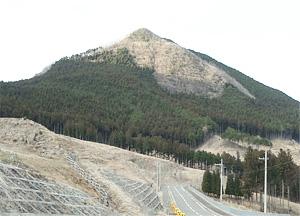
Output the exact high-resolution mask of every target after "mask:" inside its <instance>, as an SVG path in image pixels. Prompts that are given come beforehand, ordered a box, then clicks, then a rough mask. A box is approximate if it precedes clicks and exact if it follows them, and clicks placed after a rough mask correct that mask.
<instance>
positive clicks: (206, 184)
mask: <svg viewBox="0 0 300 216" xmlns="http://www.w3.org/2000/svg"><path fill="white" fill-rule="evenodd" d="M220 187H221V179H220V173H219V172H218V171H217V172H215V171H214V172H212V173H211V172H210V171H208V170H206V171H205V172H204V175H203V181H202V191H203V192H205V193H208V194H212V195H214V196H220Z"/></svg>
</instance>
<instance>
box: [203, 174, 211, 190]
mask: <svg viewBox="0 0 300 216" xmlns="http://www.w3.org/2000/svg"><path fill="white" fill-rule="evenodd" d="M202 191H203V192H204V193H212V174H211V173H210V172H209V171H208V170H206V171H205V172H204V175H203V180H202Z"/></svg>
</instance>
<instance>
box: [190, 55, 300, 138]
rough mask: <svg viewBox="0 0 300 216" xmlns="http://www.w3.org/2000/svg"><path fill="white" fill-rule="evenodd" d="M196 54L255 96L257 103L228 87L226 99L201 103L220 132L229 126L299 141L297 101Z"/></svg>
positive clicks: (239, 129)
mask: <svg viewBox="0 0 300 216" xmlns="http://www.w3.org/2000/svg"><path fill="white" fill-rule="evenodd" d="M193 52H194V51H193ZM194 53H195V54H196V55H198V56H199V57H201V58H202V59H203V60H205V61H207V62H210V63H212V64H214V65H216V66H217V67H219V68H220V69H222V70H224V71H225V72H227V73H228V74H229V75H230V76H232V77H233V78H235V79H236V80H237V81H238V82H240V83H241V84H242V85H243V86H244V87H245V88H246V89H248V90H249V91H250V93H251V94H252V95H254V96H255V100H253V99H250V98H249V97H247V96H245V95H242V94H241V93H240V92H239V91H237V90H236V88H233V87H232V86H230V85H229V86H227V88H226V90H225V92H224V95H223V97H221V98H216V99H213V100H211V101H207V100H202V101H201V103H204V104H205V105H206V106H203V107H202V109H203V112H205V113H207V114H208V115H209V116H210V117H211V118H213V119H214V120H215V121H217V123H218V124H219V125H220V126H222V127H221V128H220V129H221V130H222V129H223V130H224V129H226V128H227V127H228V126H230V127H232V128H235V129H237V130H238V131H241V132H245V133H249V134H251V135H261V136H262V137H267V138H270V137H273V136H282V137H287V138H293V139H295V140H298V139H299V129H298V126H299V121H300V116H299V112H298V107H299V102H298V101H296V100H294V99H292V98H290V97H289V96H287V95H286V94H284V93H282V92H280V91H278V90H276V89H272V88H270V87H268V86H265V85H263V84H262V83H259V82H257V81H255V80H254V79H252V78H250V77H248V76H246V75H244V74H243V73H241V72H239V71H237V70H235V69H233V68H231V67H228V66H226V65H224V64H222V63H220V62H218V61H216V60H215V59H213V58H211V57H209V56H207V55H205V54H201V53H197V52H194Z"/></svg>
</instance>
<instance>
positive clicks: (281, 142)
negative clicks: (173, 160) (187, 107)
mask: <svg viewBox="0 0 300 216" xmlns="http://www.w3.org/2000/svg"><path fill="white" fill-rule="evenodd" d="M271 141H272V147H271V148H270V147H268V146H262V145H254V144H248V143H243V142H232V141H229V140H226V139H223V138H222V137H220V136H218V135H215V136H213V137H211V138H210V139H208V140H207V141H206V142H205V143H203V144H202V145H201V146H199V147H198V148H197V150H204V151H208V152H212V153H214V154H217V153H220V154H222V152H224V151H225V152H227V153H229V154H231V155H232V156H235V157H236V154H237V151H239V153H240V155H241V158H242V159H243V158H244V154H245V153H246V151H247V148H248V147H252V148H253V149H259V150H265V149H270V150H271V151H272V152H273V153H274V154H276V155H277V154H278V153H279V151H280V149H283V150H285V151H290V152H291V155H292V156H293V159H294V161H295V163H296V164H297V165H300V145H299V143H297V142H296V141H295V140H291V139H290V140H288V139H280V138H277V139H273V140H271Z"/></svg>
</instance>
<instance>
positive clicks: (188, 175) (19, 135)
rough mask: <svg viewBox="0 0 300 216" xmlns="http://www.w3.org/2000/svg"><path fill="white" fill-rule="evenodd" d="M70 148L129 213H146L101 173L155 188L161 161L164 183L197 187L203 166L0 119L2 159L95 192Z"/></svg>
mask: <svg viewBox="0 0 300 216" xmlns="http://www.w3.org/2000/svg"><path fill="white" fill-rule="evenodd" d="M70 152H72V153H73V154H74V155H76V158H77V160H78V162H79V163H80V164H81V166H82V167H83V168H85V169H86V170H88V171H89V172H90V173H91V174H92V175H93V176H94V177H95V178H96V179H98V180H99V181H101V183H103V184H104V185H106V188H107V191H108V193H109V195H110V197H111V200H112V202H113V203H112V205H113V206H114V207H115V209H116V210H117V211H118V212H120V213H124V214H126V215H143V214H144V212H143V210H142V209H141V207H140V206H139V205H138V204H137V203H136V202H134V201H133V200H132V199H131V198H130V195H128V193H126V191H123V190H122V188H121V187H118V185H116V184H114V183H113V182H112V181H110V180H109V179H107V178H106V177H105V176H104V175H103V172H104V171H110V172H114V173H116V174H117V175H119V176H122V177H124V178H126V179H131V180H134V181H138V182H143V183H147V184H151V185H153V187H154V188H155V187H156V179H157V164H158V163H159V164H160V169H161V175H160V180H161V184H164V183H168V184H170V183H172V182H173V183H178V182H185V183H190V184H194V185H199V184H201V181H202V175H203V171H201V170H195V169H189V168H185V167H182V166H180V165H178V164H176V163H174V162H171V161H167V160H163V159H159V158H155V157H151V156H146V155H141V154H138V153H135V152H130V151H126V150H123V149H120V148H116V147H113V146H109V145H105V144H100V143H94V142H87V141H82V140H78V139H75V138H71V137H67V136H63V135H58V134H55V133H53V132H51V131H49V130H48V129H47V128H45V127H43V126H41V125H40V124H37V123H35V122H33V121H30V120H25V119H16V118H0V161H4V162H7V163H13V164H16V165H20V166H26V167H27V168H29V169H32V170H35V171H37V172H39V173H40V174H41V175H43V176H45V177H46V178H48V179H50V180H54V181H56V182H57V183H63V184H67V185H70V186H72V187H75V188H78V189H80V190H82V191H85V192H87V193H89V194H90V195H91V196H96V195H97V194H96V192H95V191H94V190H93V188H91V187H90V186H89V185H88V184H87V183H86V182H85V181H84V180H83V179H81V178H80V176H78V174H77V173H75V172H74V170H73V169H72V168H71V167H70V166H69V164H68V163H67V161H66V158H65V154H66V153H70ZM162 214H163V213H162Z"/></svg>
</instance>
